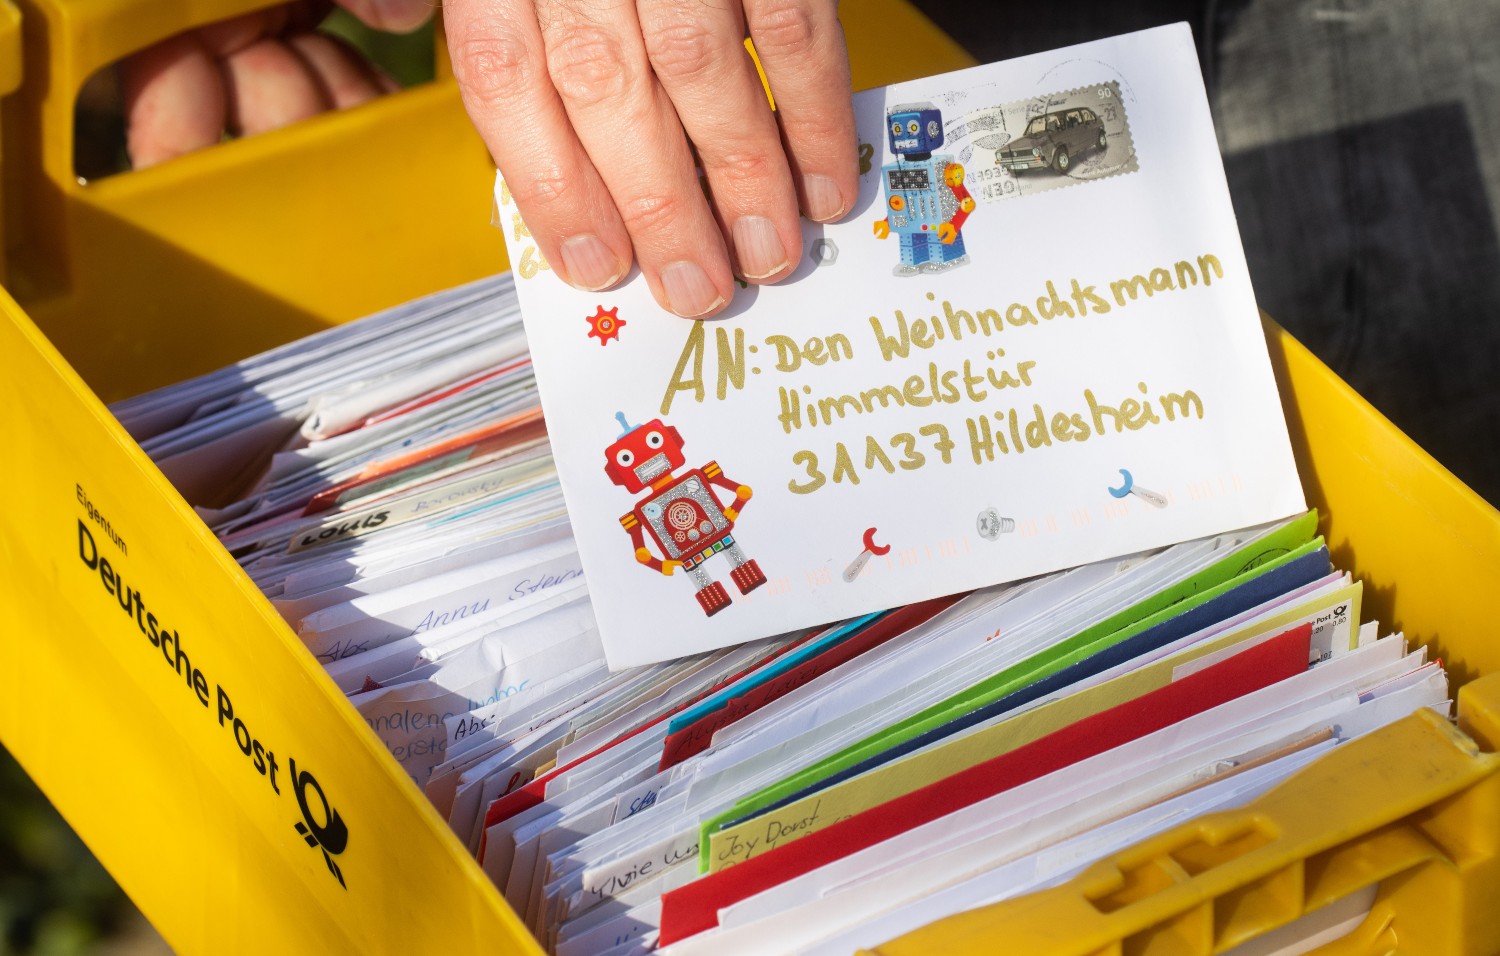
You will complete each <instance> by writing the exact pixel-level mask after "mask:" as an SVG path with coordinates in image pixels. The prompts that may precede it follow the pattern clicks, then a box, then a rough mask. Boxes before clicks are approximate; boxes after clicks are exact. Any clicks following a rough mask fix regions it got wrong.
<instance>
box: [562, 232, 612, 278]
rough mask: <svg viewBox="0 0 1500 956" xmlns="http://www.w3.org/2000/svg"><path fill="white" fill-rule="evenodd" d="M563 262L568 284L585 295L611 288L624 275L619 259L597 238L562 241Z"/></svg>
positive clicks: (581, 237)
mask: <svg viewBox="0 0 1500 956" xmlns="http://www.w3.org/2000/svg"><path fill="white" fill-rule="evenodd" d="M562 260H563V268H564V269H566V270H567V272H568V280H569V281H570V282H572V283H573V285H575V286H577V287H578V288H580V289H582V290H584V291H585V292H598V291H599V290H600V289H604V288H608V287H609V286H612V285H614V284H615V283H616V282H618V281H620V276H622V275H624V274H625V267H624V265H623V264H621V262H620V257H619V256H617V255H615V253H614V250H613V249H611V248H610V247H609V246H606V245H605V244H604V241H603V240H602V239H600V238H599V237H598V236H590V235H582V236H573V237H572V238H570V239H565V240H563V244H562Z"/></svg>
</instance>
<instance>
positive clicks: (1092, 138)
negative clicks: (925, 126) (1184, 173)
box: [948, 80, 1139, 203]
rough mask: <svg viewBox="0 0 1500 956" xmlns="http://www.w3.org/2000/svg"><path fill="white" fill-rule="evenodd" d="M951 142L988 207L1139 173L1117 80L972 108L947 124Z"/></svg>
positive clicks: (971, 186) (976, 192) (977, 195)
mask: <svg viewBox="0 0 1500 956" xmlns="http://www.w3.org/2000/svg"><path fill="white" fill-rule="evenodd" d="M948 139H949V141H950V143H951V144H952V145H953V146H954V147H955V148H957V150H958V159H959V162H961V163H962V164H963V166H964V169H965V171H966V176H965V179H966V180H967V185H968V188H969V191H970V193H971V194H972V195H973V196H974V197H975V198H976V199H978V200H979V201H980V202H985V203H993V202H999V201H1001V200H1004V199H1012V198H1015V197H1018V196H1029V195H1033V194H1035V193H1041V192H1047V191H1049V190H1053V189H1061V188H1064V187H1067V186H1075V185H1078V184H1080V183H1088V182H1093V181H1095V180H1099V179H1106V178H1108V177H1110V176H1117V175H1120V174H1123V173H1132V172H1135V171H1136V170H1137V169H1138V168H1139V167H1138V164H1137V157H1136V151H1135V143H1134V141H1133V140H1132V139H1131V135H1130V123H1129V120H1128V118H1127V117H1126V112H1125V100H1124V98H1123V97H1122V96H1121V94H1120V84H1119V82H1118V81H1116V80H1108V81H1105V82H1101V83H1095V84H1091V85H1089V86H1081V87H1075V88H1073V89H1069V90H1064V91H1061V92H1056V93H1047V94H1041V95H1038V96H1032V97H1028V98H1026V99H1021V100H1014V101H1011V102H1008V103H1002V104H1000V105H998V106H987V107H981V108H979V109H975V110H971V111H969V112H967V113H964V114H963V115H962V116H959V117H958V118H956V119H955V120H953V121H952V122H951V123H950V126H949V130H948Z"/></svg>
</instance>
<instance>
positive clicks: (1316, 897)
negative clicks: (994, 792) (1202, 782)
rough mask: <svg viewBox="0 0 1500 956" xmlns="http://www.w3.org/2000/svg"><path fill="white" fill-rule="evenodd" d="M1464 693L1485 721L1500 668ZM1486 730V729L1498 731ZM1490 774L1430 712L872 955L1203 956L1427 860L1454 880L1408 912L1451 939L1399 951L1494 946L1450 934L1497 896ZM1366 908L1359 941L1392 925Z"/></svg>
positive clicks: (1495, 762)
mask: <svg viewBox="0 0 1500 956" xmlns="http://www.w3.org/2000/svg"><path fill="white" fill-rule="evenodd" d="M1465 694H1466V696H1473V697H1474V698H1476V700H1475V703H1476V704H1478V705H1479V706H1478V707H1477V708H1476V709H1477V711H1478V713H1479V714H1480V715H1483V716H1484V720H1489V719H1492V718H1493V715H1494V712H1495V702H1496V698H1500V675H1491V676H1490V677H1487V678H1485V679H1482V680H1480V681H1476V682H1475V683H1474V684H1471V685H1470V686H1469V687H1468V688H1466V689H1465ZM1481 695H1483V698H1484V703H1482V704H1481V703H1480V702H1479V700H1478V698H1479V697H1480V696H1481ZM1484 730H1485V731H1486V732H1485V733H1481V734H1479V735H1478V736H1480V737H1481V738H1483V737H1486V736H1490V735H1491V733H1490V732H1492V731H1493V728H1492V727H1485V728H1484ZM1497 771H1500V755H1497V754H1493V753H1482V752H1480V751H1479V749H1478V748H1477V747H1476V745H1475V743H1474V741H1473V740H1472V739H1471V738H1470V737H1467V736H1465V735H1464V734H1463V733H1461V732H1460V731H1459V730H1457V729H1456V728H1454V727H1453V726H1452V725H1451V724H1450V723H1448V722H1447V721H1446V720H1444V719H1442V718H1441V717H1439V716H1437V715H1436V714H1434V713H1432V712H1431V711H1425V710H1424V711H1422V712H1420V713H1418V714H1414V715H1412V716H1410V717H1407V718H1405V719H1403V720H1401V721H1400V722H1398V723H1397V724H1394V725H1392V726H1390V727H1388V728H1385V729H1384V730H1382V731H1379V732H1376V733H1372V734H1369V735H1366V736H1365V737H1362V738H1360V739H1358V740H1354V741H1351V742H1350V743H1348V744H1345V745H1343V746H1341V747H1339V748H1337V749H1336V750H1334V751H1333V752H1332V753H1331V754H1329V755H1328V756H1326V757H1324V758H1323V759H1321V760H1319V761H1318V762H1317V763H1315V764H1314V765H1313V766H1311V767H1309V768H1308V769H1306V770H1304V771H1303V772H1301V773H1300V774H1298V775H1297V776H1295V777H1293V778H1292V779H1291V780H1289V781H1287V782H1286V783H1285V784H1283V785H1281V786H1280V787H1277V788H1276V789H1274V790H1272V791H1271V792H1269V793H1267V794H1265V795H1264V796H1262V797H1260V798H1259V799H1257V800H1256V801H1255V802H1253V803H1252V804H1251V805H1250V806H1249V807H1247V808H1244V809H1242V810H1238V811H1231V812H1225V813H1219V814H1213V815H1210V816H1206V817H1203V818H1201V819H1199V820H1195V821H1192V822H1190V823H1187V824H1184V825H1183V826H1181V827H1178V828H1176V829H1174V830H1172V831H1169V832H1167V833H1164V834H1161V835H1159V836H1157V837H1154V838H1151V839H1148V840H1145V841H1143V842H1141V843H1139V844H1137V845H1136V846H1134V847H1131V848H1130V849H1128V850H1125V851H1122V852H1121V853H1119V854H1116V855H1115V856H1114V857H1112V858H1110V859H1106V860H1102V861H1100V862H1099V863H1096V864H1095V865H1094V866H1092V867H1090V868H1089V869H1088V870H1086V871H1084V872H1083V873H1081V874H1079V875H1078V876H1077V877H1075V878H1074V879H1073V880H1071V881H1070V882H1068V883H1066V884H1064V885H1061V886H1058V887H1054V888H1052V889H1049V890H1044V891H1042V892H1039V893H1035V894H1032V895H1030V896H1025V897H1020V898H1017V899H1013V900H1007V901H1005V902H1002V903H997V904H994V905H992V906H988V907H984V908H982V909H977V910H973V911H971V912H968V913H963V914H960V915H957V916H953V917H950V918H948V919H945V920H941V921H939V922H937V923H933V924H932V925H930V926H926V927H924V928H922V929H919V930H916V931H914V932H911V933H908V934H906V935H905V936H901V937H898V938H896V939H894V940H891V941H889V942H887V943H883V944H881V945H880V946H878V947H876V948H875V949H873V950H869V951H867V953H868V954H869V956H877V954H878V956H917V954H930V953H945V954H949V956H957V954H968V953H973V954H981V953H985V954H988V953H994V952H1007V953H1026V954H1028V956H1042V954H1049V956H1068V954H1077V956H1117V954H1123V953H1132V954H1134V953H1164V954H1174V956H1179V954H1180V956H1189V954H1193V956H1196V954H1203V956H1208V954H1212V953H1221V952H1224V951H1226V950H1228V949H1230V948H1231V947H1233V946H1235V945H1238V944H1239V943H1242V942H1244V941H1246V940H1249V939H1253V938H1255V937H1257V936H1260V935H1262V934H1263V933H1265V932H1268V931H1270V930H1272V929H1275V928H1276V927H1278V926H1282V925H1285V924H1286V923H1289V922H1291V921H1292V920H1294V919H1296V918H1298V917H1300V916H1302V915H1303V914H1304V913H1308V912H1311V911H1313V910H1316V909H1318V908H1319V907H1322V906H1325V905H1327V904H1329V903H1332V902H1334V901H1336V900H1339V899H1342V898H1343V897H1345V896H1348V895H1349V894H1351V893H1354V892H1356V891H1358V890H1361V889H1364V888H1366V887H1369V886H1371V885H1374V884H1378V883H1381V882H1382V881H1385V880H1387V879H1388V878H1390V877H1394V876H1396V875H1398V874H1408V873H1411V872H1413V871H1416V870H1418V869H1419V868H1423V867H1428V866H1432V867H1435V868H1436V870H1437V871H1438V874H1439V876H1447V877H1451V878H1452V879H1451V880H1450V882H1452V883H1454V885H1455V886H1456V887H1459V888H1460V889H1453V890H1452V891H1451V892H1449V893H1446V894H1445V893H1429V894H1426V896H1427V897H1431V898H1430V899H1427V898H1424V901H1423V906H1424V908H1423V910H1422V912H1419V913H1409V914H1408V918H1409V922H1405V923H1403V926H1404V927H1406V928H1407V929H1410V928H1411V927H1413V926H1416V927H1418V930H1417V932H1418V934H1419V935H1420V934H1421V933H1428V934H1436V935H1435V937H1429V943H1431V942H1432V940H1433V939H1436V940H1437V941H1440V942H1441V943H1442V945H1441V946H1436V945H1424V946H1422V947H1417V948H1410V947H1411V936H1410V934H1408V935H1406V936H1405V939H1404V943H1403V946H1402V947H1401V950H1402V951H1403V952H1406V951H1410V952H1424V953H1438V952H1442V953H1450V952H1452V953H1459V952H1469V951H1473V952H1492V951H1493V950H1494V946H1495V945H1496V944H1500V929H1497V928H1495V927H1493V926H1490V927H1489V928H1488V931H1487V932H1488V934H1489V935H1492V936H1494V937H1496V938H1494V939H1491V940H1490V942H1489V943H1487V944H1485V946H1484V947H1483V948H1477V949H1472V950H1470V949H1468V948H1467V947H1468V946H1469V945H1472V941H1471V942H1470V943H1467V944H1466V943H1455V942H1453V940H1454V939H1459V938H1461V936H1462V933H1463V932H1464V931H1465V929H1466V928H1467V929H1468V930H1469V931H1471V932H1484V931H1483V930H1481V929H1479V928H1478V927H1483V926H1485V925H1486V924H1484V923H1483V922H1476V920H1480V921H1482V920H1484V919H1489V918H1490V917H1491V915H1492V914H1493V913H1494V912H1495V907H1496V906H1497V905H1500V773H1497ZM1414 879H1415V877H1414ZM1466 896H1478V897H1479V898H1480V901H1479V902H1475V901H1474V900H1472V899H1465V898H1464V897H1466ZM1373 913H1374V918H1372V919H1367V920H1366V922H1365V924H1364V926H1363V927H1362V928H1361V931H1360V932H1359V933H1357V934H1355V937H1354V938H1351V940H1349V942H1350V943H1353V942H1354V939H1359V940H1362V942H1361V943H1360V945H1363V944H1364V943H1368V942H1370V937H1371V934H1372V933H1373V934H1374V935H1375V937H1376V939H1377V940H1378V939H1379V938H1380V937H1381V934H1382V933H1385V932H1388V926H1389V923H1390V920H1391V915H1390V909H1389V905H1388V901H1386V900H1385V898H1384V896H1382V898H1381V901H1380V902H1379V903H1377V906H1376V909H1375V910H1374V911H1373ZM1384 948H1385V949H1388V948H1389V947H1384ZM1366 951H1370V950H1366ZM1373 951H1382V947H1379V946H1377V947H1376V948H1375V950H1373Z"/></svg>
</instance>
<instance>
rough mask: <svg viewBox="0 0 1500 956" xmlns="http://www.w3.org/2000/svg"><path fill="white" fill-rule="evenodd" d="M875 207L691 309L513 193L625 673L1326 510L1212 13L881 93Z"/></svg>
mask: <svg viewBox="0 0 1500 956" xmlns="http://www.w3.org/2000/svg"><path fill="white" fill-rule="evenodd" d="M855 109H856V119H857V123H858V131H859V135H860V139H861V141H862V142H864V143H866V144H869V146H870V147H871V148H872V150H871V153H870V154H871V157H872V158H871V160H870V163H869V168H868V169H867V170H865V171H864V172H863V173H862V176H861V192H860V198H859V201H858V203H857V204H856V206H855V207H854V209H853V210H852V211H851V212H850V213H849V215H848V216H847V217H846V218H845V219H844V220H843V221H842V222H840V223H837V224H834V225H830V226H815V225H812V224H807V225H806V226H805V228H804V242H803V250H802V260H801V265H800V266H799V268H798V269H797V270H796V272H795V273H794V274H793V276H792V278H791V279H790V280H788V281H786V282H784V283H782V284H779V285H776V286H760V287H757V286H749V287H747V288H745V289H742V290H740V291H739V292H738V294H737V296H736V298H735V301H734V303H733V304H732V306H731V308H730V309H729V310H728V312H727V314H725V315H723V316H722V317H718V318H716V319H715V320H711V321H706V322H690V321H685V320H682V319H679V318H676V317H674V316H671V315H669V314H667V313H665V312H664V311H662V310H661V309H660V308H658V307H657V306H656V305H655V303H654V301H653V300H652V298H651V295H650V292H649V290H648V289H647V288H646V284H645V282H644V280H643V279H642V278H641V277H640V276H639V275H638V274H637V275H634V276H632V277H631V278H630V279H628V280H627V281H626V282H625V283H624V284H623V285H621V286H620V287H618V288H615V289H612V290H607V291H605V292H600V293H585V292H581V291H578V290H575V289H572V288H570V287H568V286H567V285H565V284H564V283H563V282H561V281H560V280H559V279H558V278H557V277H556V276H555V274H553V273H552V272H551V271H550V270H549V269H546V268H542V265H543V263H542V262H541V260H540V259H539V256H538V253H537V251H536V249H535V247H534V244H533V243H532V241H531V240H530V238H529V236H528V234H527V233H526V230H525V227H524V223H523V222H522V221H521V219H520V217H519V210H517V209H516V207H515V206H514V204H513V202H512V199H511V196H510V194H509V191H508V190H507V189H505V187H504V184H503V183H499V184H498V185H497V194H498V198H499V201H500V203H501V205H502V209H503V213H502V221H503V222H504V223H506V224H507V228H506V237H507V241H508V242H509V243H510V244H511V255H512V261H513V262H524V263H529V267H528V268H526V269H523V270H520V271H518V275H519V276H520V279H519V281H518V287H519V293H520V297H521V303H522V308H523V311H524V314H525V322H526V330H527V335H528V337H529V339H530V343H531V348H532V351H533V355H534V359H535V365H536V373H537V378H538V381H539V384H540V387H541V390H542V397H543V401H544V406H545V409H546V413H547V422H548V431H549V434H550V436H551V440H552V443H553V447H554V452H555V455H556V459H557V462H558V467H559V471H560V473H561V476H562V481H563V490H564V493H565V495H566V498H567V501H568V506H569V510H570V513H571V515H572V523H573V530H574V533H575V535H576V537H577V542H578V548H579V553H580V555H581V557H582V561H583V566H584V571H585V576H586V578H587V581H588V587H589V593H590V595H591V598H592V600H593V603H594V607H595V610H596V613H597V615H598V621H599V628H600V633H601V637H602V640H603V643H604V646H605V649H606V652H607V654H608V657H609V661H610V663H611V665H612V666H615V667H620V666H626V665H633V664H640V663H645V662H649V661H654V660H662V659H666V658H670V657H677V656H681V655H684V654H689V653H695V652H699V651H703V650H707V649H710V648H714V647H719V646H724V645H728V644H733V643H738V642H742V641H746V640H750V639H753V638H757V637H763V636H766V635H769V634H774V633H779V632H786V631H790V630H793V629H795V628H799V627H806V626H811V625H815V624H818V623H822V622H826V621H831V620H838V619H842V618H847V617H852V616H854V615H857V614H861V613H865V612H868V611H872V610H876V609H880V608H886V607H891V606H895V605H898V604H905V603H911V602H915V601H920V600H924V599H927V598H931V597H935V596H938V595H942V594H951V593H954V592H957V591H962V590H966V589H971V588H975V587H979V586H983V585H988V584H993V583H996V582H1000V581H1006V580H1013V579H1017V578H1021V577H1026V576H1030V575H1033V574H1038V573H1041V572H1045V571H1051V570H1055V569H1058V568H1063V567H1069V566H1073V565H1077V564H1081V563H1084V562H1089V561H1096V560H1101V559H1104V558H1108V557H1112V556H1116V555H1121V554H1126V553H1130V552H1135V551H1140V550H1144V549H1148V548H1152V547H1157V546H1161V545H1164V544H1168V543H1171V542H1175V541H1181V540H1186V539H1188V538H1192V537H1198V536H1203V535H1209V534H1214V533H1218V532H1221V531H1225V530H1229V529H1232V528H1239V527H1245V526H1248V525H1251V524H1256V523H1259V522H1263V521H1268V520H1272V519H1275V518H1279V517H1283V516H1286V515H1289V514H1292V513H1294V512H1297V511H1299V510H1302V509H1303V507H1304V505H1303V496H1302V491H1301V488H1300V486H1299V483H1298V480H1297V475H1296V472H1295V467H1294V465H1293V462H1292V457H1291V451H1290V447H1289V444H1288V441H1287V435H1286V427H1285V422H1284V420H1283V418H1282V412H1281V405H1280V402H1279V399H1278V396H1277V393H1276V386H1275V382H1274V380H1273V378H1272V375H1271V369H1270V365H1269V362H1268V361H1267V357H1266V351H1265V345H1264V340H1263V338H1262V332H1261V326H1260V321H1259V316H1258V313H1257V310H1256V307H1255V302H1254V298H1253V295H1252V292H1251V288H1250V281H1249V276H1248V273H1247V270H1246V265H1245V259H1244V254H1243V251H1242V249H1241V246H1240V242H1239V237H1238V234H1237V232H1236V228H1235V222H1234V216H1233V212H1232V210H1231V208H1230V204H1229V197H1228V192H1227V190H1226V187H1225V184H1224V174H1223V168H1222V165H1221V162H1220V159H1219V155H1218V151H1217V147H1216V144H1215V139H1214V134H1213V129H1212V126H1211V124H1210V121H1209V114H1208V108H1207V104H1206V100H1205V98H1204V94H1203V88H1202V83H1201V80H1200V78H1199V75H1198V65H1197V59H1196V55H1195V54H1194V51H1193V45H1192V40H1191V36H1190V35H1189V33H1188V31H1187V29H1186V28H1185V27H1166V28H1161V29H1157V30H1151V31H1146V32H1143V33H1138V34H1132V35H1129V36H1126V37H1121V38H1116V39H1114V40H1108V41H1101V42H1098V43H1092V44H1085V45H1083V46H1078V47H1073V48H1069V49H1065V50H1061V51H1054V52H1052V53H1047V54H1041V55H1037V56H1031V57H1024V58H1021V59H1017V60H1011V61H1007V62H1004V63H998V64H993V65H990V66H984V67H977V68H974V69H971V70H965V71H962V72H959V73H953V74H948V75H945V76H939V77H934V78H930V79H926V80H920V81H915V82H912V83H905V84H900V85H898V86H893V87H889V88H885V89H880V90H873V91H869V92H866V93H861V94H858V95H857V96H856V98H855Z"/></svg>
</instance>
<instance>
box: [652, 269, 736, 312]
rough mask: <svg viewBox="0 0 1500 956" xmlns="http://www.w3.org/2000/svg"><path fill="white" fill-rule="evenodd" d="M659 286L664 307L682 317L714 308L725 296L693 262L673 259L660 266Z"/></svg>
mask: <svg viewBox="0 0 1500 956" xmlns="http://www.w3.org/2000/svg"><path fill="white" fill-rule="evenodd" d="M661 287H662V290H663V291H664V292H666V294H667V307H668V308H669V309H671V310H672V311H673V312H676V313H677V314H678V315H680V316H682V317H683V318H684V319H693V318H697V317H698V316H700V315H703V314H705V313H708V312H712V311H713V310H714V309H717V308H718V307H719V306H720V305H721V304H722V303H723V302H724V297H723V296H722V295H720V294H719V290H718V289H716V288H714V284H713V282H711V281H709V278H708V273H707V272H704V271H703V267H702V266H700V265H698V263H696V262H688V261H687V260H683V261H681V262H673V263H670V264H669V265H667V267H666V268H664V269H662V270H661Z"/></svg>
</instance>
